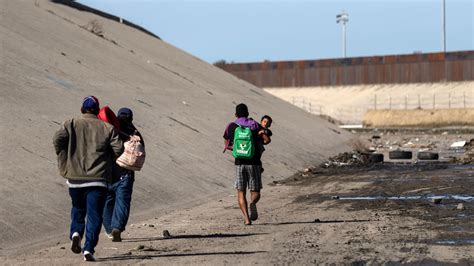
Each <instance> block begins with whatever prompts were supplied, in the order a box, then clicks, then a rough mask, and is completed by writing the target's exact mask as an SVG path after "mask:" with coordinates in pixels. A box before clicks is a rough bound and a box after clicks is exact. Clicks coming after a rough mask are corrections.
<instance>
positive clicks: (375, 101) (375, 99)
mask: <svg viewBox="0 0 474 266" xmlns="http://www.w3.org/2000/svg"><path fill="white" fill-rule="evenodd" d="M374 110H377V94H374Z"/></svg>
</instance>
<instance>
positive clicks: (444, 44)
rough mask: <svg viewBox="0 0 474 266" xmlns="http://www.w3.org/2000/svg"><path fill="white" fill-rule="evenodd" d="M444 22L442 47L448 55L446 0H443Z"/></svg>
mask: <svg viewBox="0 0 474 266" xmlns="http://www.w3.org/2000/svg"><path fill="white" fill-rule="evenodd" d="M442 21H443V33H442V37H443V40H442V46H443V52H444V53H446V0H443V14H442Z"/></svg>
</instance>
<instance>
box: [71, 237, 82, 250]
mask: <svg viewBox="0 0 474 266" xmlns="http://www.w3.org/2000/svg"><path fill="white" fill-rule="evenodd" d="M71 251H72V252H74V253H76V254H79V253H81V251H82V248H81V236H80V235H79V233H78V232H74V234H72V237H71Z"/></svg>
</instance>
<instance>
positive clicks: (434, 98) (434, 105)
mask: <svg viewBox="0 0 474 266" xmlns="http://www.w3.org/2000/svg"><path fill="white" fill-rule="evenodd" d="M434 109H436V94H435V93H433V110H434Z"/></svg>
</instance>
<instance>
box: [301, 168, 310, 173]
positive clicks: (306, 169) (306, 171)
mask: <svg viewBox="0 0 474 266" xmlns="http://www.w3.org/2000/svg"><path fill="white" fill-rule="evenodd" d="M303 172H304V173H309V172H311V169H309V168H305V169H304V170H303Z"/></svg>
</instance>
